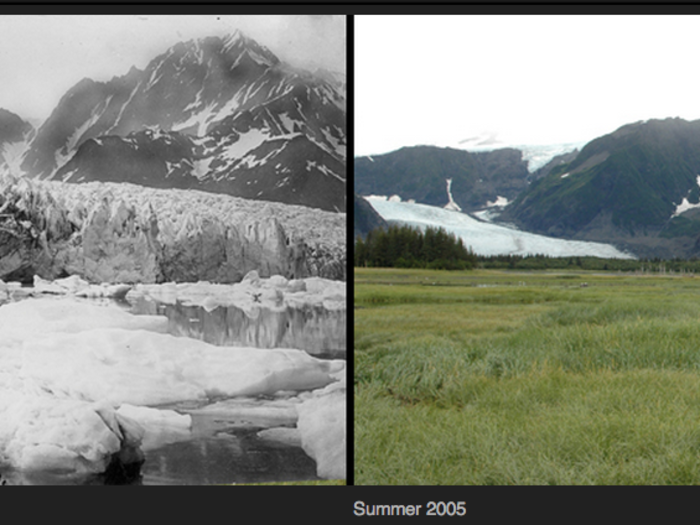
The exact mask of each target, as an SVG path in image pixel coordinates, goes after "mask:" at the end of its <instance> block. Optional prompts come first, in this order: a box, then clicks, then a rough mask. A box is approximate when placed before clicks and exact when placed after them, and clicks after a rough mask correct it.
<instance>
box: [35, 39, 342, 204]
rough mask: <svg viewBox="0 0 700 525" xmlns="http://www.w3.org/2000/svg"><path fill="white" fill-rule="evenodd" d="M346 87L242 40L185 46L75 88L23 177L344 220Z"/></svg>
mask: <svg viewBox="0 0 700 525" xmlns="http://www.w3.org/2000/svg"><path fill="white" fill-rule="evenodd" d="M343 86H344V84H342V83H340V82H339V81H338V80H337V78H335V77H333V76H332V75H330V74H329V73H327V72H326V73H323V74H319V75H314V74H312V73H309V72H307V71H303V70H297V69H294V68H291V67H289V66H287V65H285V64H284V63H282V62H280V61H279V59H278V58H277V57H276V56H275V55H274V54H272V53H271V52H270V51H269V50H268V49H266V48H265V47H263V46H260V45H259V44H257V43H256V42H255V41H253V40H252V39H250V38H248V37H246V36H245V35H243V34H242V33H240V32H238V31H237V32H235V33H234V34H232V35H230V36H229V37H226V38H219V37H210V38H206V39H200V40H193V41H190V42H186V43H179V44H177V45H175V46H173V47H172V48H170V49H169V50H168V51H167V52H166V53H164V54H162V55H160V56H158V57H156V58H154V59H153V60H152V61H151V62H150V63H149V65H148V66H147V67H146V68H145V69H144V70H143V71H140V70H138V69H135V68H132V70H131V71H129V73H128V74H127V75H124V76H122V77H115V78H113V79H112V80H110V81H108V82H95V81H92V80H89V79H84V80H82V81H81V82H79V83H78V84H77V85H76V86H74V87H73V88H72V89H71V90H69V92H68V93H66V95H65V96H64V97H63V98H62V99H61V101H60V102H59V105H58V106H57V107H56V109H55V110H54V112H53V113H52V114H51V116H50V117H49V118H48V119H47V121H46V122H45V123H44V125H42V127H41V128H40V129H39V131H38V133H37V136H36V138H35V139H34V140H33V141H32V143H31V147H30V150H29V152H28V154H27V156H26V158H25V160H24V163H23V164H22V168H23V170H24V171H25V172H26V173H28V174H29V175H31V176H37V177H40V178H43V179H53V180H68V181H71V182H77V181H81V182H83V181H90V180H102V181H113V182H119V181H122V180H129V181H131V182H136V181H138V183H139V184H143V185H148V186H153V187H171V186H172V187H181V188H193V189H200V190H205V191H213V192H224V193H228V194H231V195H235V196H243V197H246V198H256V199H262V200H275V201H279V202H284V203H290V204H303V205H306V206H312V207H319V208H323V209H326V210H331V211H344V210H345V206H346V197H345V194H346V188H345V179H346V171H345V159H346V137H345V122H346V115H345V91H344V87H343ZM116 159H119V163H121V164H123V166H119V167H117V164H115V160H116ZM253 186H256V187H255V188H253Z"/></svg>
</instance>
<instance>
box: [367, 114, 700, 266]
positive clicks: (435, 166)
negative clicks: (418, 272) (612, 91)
mask: <svg viewBox="0 0 700 525" xmlns="http://www.w3.org/2000/svg"><path fill="white" fill-rule="evenodd" d="M550 152H553V153H555V156H553V157H552V158H551V159H550V160H549V162H547V163H544V164H541V159H540V162H539V163H538V164H537V165H538V166H540V167H538V168H537V169H534V170H532V171H530V170H529V169H528V168H529V164H528V162H529V161H526V160H525V158H526V155H530V156H531V154H526V152H525V150H523V151H520V150H515V149H511V148H507V149H502V150H499V149H496V150H493V151H490V152H485V151H477V152H473V153H472V152H467V151H459V150H454V149H450V148H436V147H427V146H421V147H413V148H403V149H401V150H398V151H395V152H392V153H388V154H385V155H373V156H372V157H371V158H372V160H371V161H370V160H369V159H368V158H366V157H365V158H359V159H356V162H355V177H356V181H355V190H356V192H358V193H359V194H360V195H362V196H365V197H368V196H371V195H384V196H392V195H397V196H398V197H400V199H401V200H402V201H415V202H416V204H421V205H430V206H434V207H447V206H448V204H449V207H451V208H454V205H453V204H450V203H451V202H452V201H454V203H455V204H456V205H457V206H458V207H459V208H461V210H462V211H463V212H465V213H467V214H471V215H472V216H473V217H479V218H482V219H486V220H487V221H488V222H492V223H494V224H498V225H500V226H506V227H509V228H511V230H512V228H513V227H515V228H517V230H519V231H520V232H523V234H524V233H527V234H537V235H542V236H546V237H549V238H556V239H561V240H563V241H567V242H587V243H591V242H592V243H598V244H606V245H610V246H612V247H614V249H615V250H617V251H618V252H621V253H625V254H628V255H631V256H634V257H638V258H661V259H674V258H685V259H691V258H693V257H696V256H697V255H699V254H700V226H699V225H700V222H698V218H697V217H698V212H697V206H698V204H700V186H699V185H698V183H697V180H698V175H699V174H700V157H699V156H698V155H700V154H699V153H698V152H700V121H685V120H683V119H679V118H669V119H664V120H654V119H652V120H648V121H643V122H637V123H632V124H628V125H625V126H622V127H620V128H619V129H618V130H615V131H614V132H612V133H610V134H608V135H604V136H601V137H598V138H596V139H594V140H591V141H590V142H588V143H586V144H585V145H583V146H582V147H581V149H580V151H579V150H578V149H574V150H572V151H568V152H562V150H561V149H557V148H554V147H552V148H550ZM487 154H488V155H489V157H486V156H484V155H487ZM531 158H532V157H531ZM448 179H450V180H452V183H451V192H450V193H451V195H448V194H447V192H446V186H445V185H446V181H447V180H448ZM384 206H385V207H387V206H389V205H384ZM385 213H389V211H388V208H387V211H386V212H385ZM435 213H436V216H437V214H438V212H437V211H436V212H435ZM380 215H382V214H381V213H380ZM388 217H390V216H389V215H388V216H387V217H384V219H385V220H397V218H396V217H393V216H391V218H388ZM464 220H465V221H466V220H468V219H464ZM518 235H521V234H518ZM471 238H472V237H470V236H469V235H466V236H463V240H464V242H465V244H467V245H469V244H470V239H471ZM475 239H476V238H475ZM473 242H474V245H475V246H476V245H477V244H478V241H477V240H474V241H473ZM555 244H556V243H555ZM565 245H566V243H563V244H562V246H565ZM497 246H498V243H497V242H495V243H493V244H492V247H491V248H490V249H489V250H490V251H484V252H483V253H484V254H485V255H486V254H491V253H494V251H495V250H497ZM551 246H552V248H547V249H546V250H545V251H544V252H542V253H543V254H545V255H557V254H564V255H565V253H563V252H560V251H559V249H558V248H554V247H553V246H554V244H553V245H551ZM475 249H476V248H475ZM479 249H483V250H487V249H486V248H481V247H480V248H479ZM533 249H536V248H534V247H533V248H530V249H529V250H530V251H528V253H531V254H535V253H537V252H533V251H532V250H533ZM477 253H478V252H477ZM499 253H503V254H508V253H512V254H516V253H522V250H521V248H518V247H517V246H513V247H512V248H509V249H508V250H506V251H503V250H501V251H500V252H499ZM567 253H570V254H573V252H571V251H569V252H567Z"/></svg>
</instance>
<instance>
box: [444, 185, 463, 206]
mask: <svg viewBox="0 0 700 525" xmlns="http://www.w3.org/2000/svg"><path fill="white" fill-rule="evenodd" d="M445 180H446V181H447V199H448V202H447V204H445V209H446V210H454V211H462V208H460V207H459V205H458V204H457V203H456V202H455V201H454V199H453V198H452V191H451V190H452V179H445Z"/></svg>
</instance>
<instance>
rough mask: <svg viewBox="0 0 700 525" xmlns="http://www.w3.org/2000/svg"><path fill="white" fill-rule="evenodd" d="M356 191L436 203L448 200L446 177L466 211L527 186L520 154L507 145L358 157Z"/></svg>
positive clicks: (419, 148)
mask: <svg viewBox="0 0 700 525" xmlns="http://www.w3.org/2000/svg"><path fill="white" fill-rule="evenodd" d="M354 173H355V191H356V192H357V193H358V194H360V195H372V194H374V195H393V194H397V195H399V196H401V198H402V199H404V200H409V199H413V200H415V201H416V202H421V203H424V204H430V205H434V206H444V205H446V204H448V202H449V198H448V193H447V179H451V180H452V183H451V187H450V191H451V194H452V197H453V199H454V202H455V203H456V204H457V206H459V207H460V208H461V209H463V210H465V211H473V210H477V209H482V208H484V207H486V206H488V203H489V202H495V201H496V200H497V199H498V197H504V198H506V199H509V200H511V199H514V198H515V197H516V196H517V195H518V194H519V193H520V192H521V191H523V190H524V189H525V188H526V187H527V177H528V170H527V163H525V162H524V161H523V159H522V155H521V152H520V151H518V150H514V149H503V150H496V151H488V152H479V153H470V152H467V151H463V150H456V149H450V148H438V147H433V146H416V147H407V148H401V149H400V150H397V151H394V152H391V153H387V154H385V155H376V156H372V157H359V158H356V159H355V168H354Z"/></svg>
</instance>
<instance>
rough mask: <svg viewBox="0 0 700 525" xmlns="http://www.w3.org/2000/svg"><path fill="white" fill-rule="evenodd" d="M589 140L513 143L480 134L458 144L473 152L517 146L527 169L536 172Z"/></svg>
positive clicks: (580, 147) (461, 147)
mask: <svg viewBox="0 0 700 525" xmlns="http://www.w3.org/2000/svg"><path fill="white" fill-rule="evenodd" d="M587 142H588V141H580V142H566V143H561V144H544V145H542V144H534V145H532V144H511V143H508V142H503V141H500V140H498V139H496V138H494V137H489V136H479V137H474V138H473V139H468V140H463V141H461V142H460V143H459V144H457V146H456V147H457V148H458V149H464V150H467V151H471V152H474V153H476V152H480V151H493V150H496V149H503V148H515V149H519V150H520V151H522V152H523V160H525V161H526V162H527V163H528V164H527V169H528V171H529V172H530V173H534V172H535V171H537V170H538V169H540V168H541V167H543V166H544V165H546V164H547V163H548V162H549V161H550V160H552V159H553V158H554V157H556V156H557V155H563V154H565V153H569V152H571V151H574V150H575V149H578V150H579V151H580V150H581V149H583V147H584V146H585V145H586V144H587Z"/></svg>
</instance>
